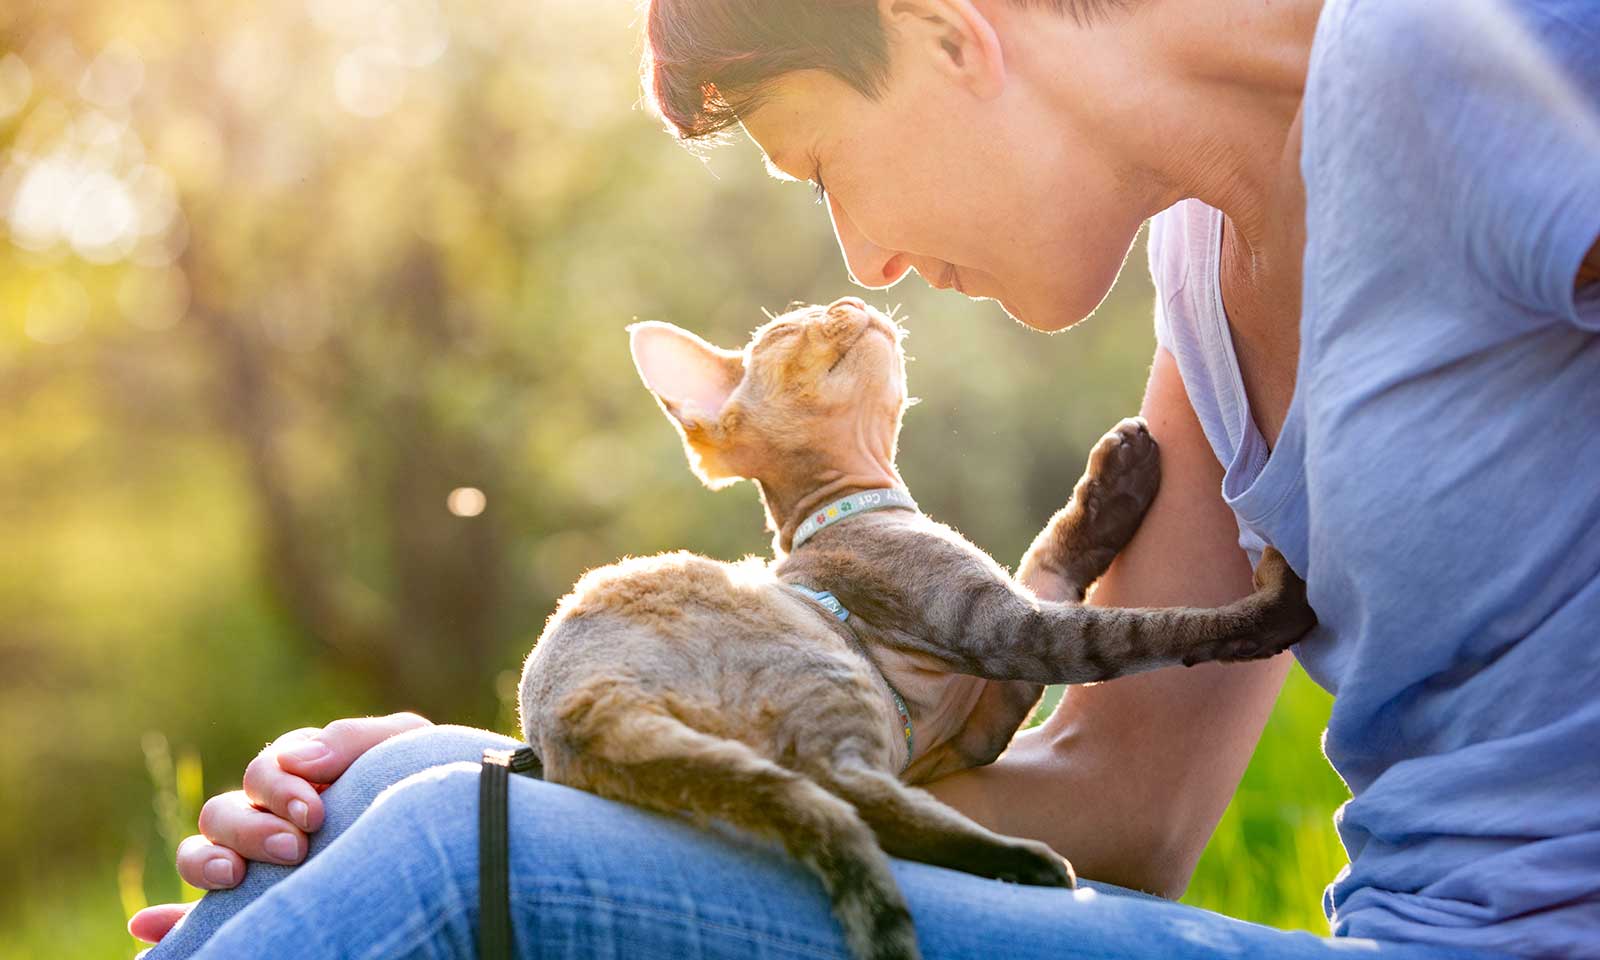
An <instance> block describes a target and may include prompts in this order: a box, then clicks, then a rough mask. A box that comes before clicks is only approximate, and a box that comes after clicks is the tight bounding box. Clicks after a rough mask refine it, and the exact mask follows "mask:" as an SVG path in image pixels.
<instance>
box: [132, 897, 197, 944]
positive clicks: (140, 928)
mask: <svg viewBox="0 0 1600 960" xmlns="http://www.w3.org/2000/svg"><path fill="white" fill-rule="evenodd" d="M193 907H194V904H192V903H162V904H158V905H156V906H154V907H145V908H144V909H143V910H140V911H139V912H138V913H136V914H134V915H133V918H132V919H130V920H129V921H128V932H129V933H131V934H133V935H134V936H135V937H136V938H138V939H140V940H143V941H144V942H145V943H160V942H161V938H162V937H165V936H166V935H167V934H168V933H170V932H171V931H172V928H173V927H175V926H177V924H178V921H179V920H182V919H183V918H184V917H185V916H187V915H188V913H189V911H190V910H191V909H192V908H193Z"/></svg>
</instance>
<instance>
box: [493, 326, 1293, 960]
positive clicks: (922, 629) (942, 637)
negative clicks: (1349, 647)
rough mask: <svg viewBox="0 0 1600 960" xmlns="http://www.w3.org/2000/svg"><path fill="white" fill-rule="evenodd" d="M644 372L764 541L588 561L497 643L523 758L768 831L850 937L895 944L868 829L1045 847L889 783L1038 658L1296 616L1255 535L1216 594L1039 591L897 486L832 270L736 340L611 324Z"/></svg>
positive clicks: (1111, 527)
mask: <svg viewBox="0 0 1600 960" xmlns="http://www.w3.org/2000/svg"><path fill="white" fill-rule="evenodd" d="M629 333H630V345H631V349H632V353H633V359H634V362H635V365H636V367H637V368H638V371H639V374H640V376H641V377H642V378H643V380H644V382H645V385H646V386H647V387H648V388H649V389H650V391H651V392H652V393H653V394H654V395H655V398H656V400H657V401H658V402H659V404H660V406H661V408H662V410H663V411H664V412H665V413H666V414H667V416H668V418H669V419H670V420H671V422H672V423H673V424H674V426H675V427H676V428H677V430H678V432H679V433H680V435H681V438H682V440H683V442H684V447H685V450H686V452H687V454H688V457H689V460H690V465H691V467H692V469H693V470H694V471H695V473H696V474H697V475H698V476H699V477H700V478H701V479H702V480H703V481H704V482H705V483H706V484H707V485H708V486H711V487H713V488H717V487H722V486H726V485H728V484H730V483H733V482H736V481H737V480H739V479H750V480H753V481H755V482H756V484H757V485H758V487H759V489H760V492H761V497H762V501H763V503H764V505H765V507H766V513H767V523H768V526H769V528H770V529H771V530H773V531H774V538H773V549H774V554H775V560H774V561H773V562H770V563H768V562H763V561H761V560H759V559H755V558H747V559H746V560H743V561H741V562H738V563H724V562H719V561H715V560H711V559H707V558H705V557H702V556H698V555H696V554H692V553H686V552H679V553H669V554H664V555H660V556H653V557H644V558H632V559H627V560H624V561H622V562H620V563H617V564H613V565H610V566H606V567H602V568H598V569H595V570H591V571H589V572H588V573H586V574H585V575H584V576H583V577H582V579H581V580H580V581H579V582H578V584H577V586H576V587H575V588H574V589H573V591H572V592H571V593H570V594H569V595H568V596H567V597H565V598H564V599H563V600H562V601H561V602H560V604H559V606H558V608H557V610H556V612H555V613H554V614H553V615H552V616H551V618H550V620H549V622H548V623H547V625H546V627H545V629H544V632H543V634H542V635H541V636H540V638H539V640H538V642H537V644H536V645H535V646H534V648H533V651H532V653H530V654H529V656H528V659H527V661H526V663H525V665H524V669H523V674H522V682H521V688H520V698H519V699H520V710H521V719H522V732H523V735H524V737H525V738H526V739H527V741H528V742H529V743H530V744H531V745H532V746H533V747H534V749H535V751H536V752H537V753H538V754H539V756H540V758H541V759H542V762H543V767H544V776H545V778H546V779H547V780H550V781H552V782H556V783H562V784H566V785H568V786H572V787H576V788H579V789H583V790H588V791H591V792H593V793H596V794H599V795H601V796H605V797H610V798H612V799H616V800H622V801H627V802H631V803H634V804H638V805H640V806H643V807H647V808H650V809H654V810H658V811H663V812H680V813H686V814H689V815H691V816H692V817H694V818H695V819H697V820H698V821H700V822H702V823H704V822H706V821H708V820H720V821H723V822H725V823H728V824H732V825H734V826H737V827H740V828H743V829H745V830H748V831H751V832H754V833H756V834H758V835H762V836H765V837H768V838H771V839H775V840H777V841H778V842H780V843H781V844H782V846H783V847H784V848H785V849H787V850H788V852H789V853H790V854H791V855H792V856H794V857H795V858H796V859H798V860H799V861H800V862H802V863H803V864H805V865H806V866H807V867H809V868H810V869H811V870H812V871H813V872H815V874H816V875H817V876H818V877H819V878H820V880H821V881H822V884H823V887H824V888H825V890H826V891H827V894H828V896H829V897H830V900H831V903H832V906H833V911H834V914H835V916H836V917H837V919H838V920H839V922H840V924H841V927H842V930H843V933H844V937H845V941H846V943H847V945H848V946H849V948H850V950H851V952H852V953H853V954H854V955H855V956H856V957H859V958H862V960H868V958H871V960H911V958H915V957H917V956H919V954H918V950H917V944H916V937H915V931H914V929H913V926H912V922H911V917H910V915H909V913H908V912H907V909H906V905H905V901H904V899H903V898H902V896H901V894H900V892H899V890H898V888H897V887H896V885H895V882H894V878H893V875H892V874H891V873H890V870H889V864H888V860H887V859H886V857H885V855H884V854H885V851H887V852H888V853H889V854H893V855H895V856H899V857H905V858H908V859H913V860H919V861H923V862H926V863H932V864H938V865H940V866H945V867H951V868H955V869H959V870H964V871H969V872H972V873H975V874H979V875H982V876H987V877H994V878H999V879H1004V880H1010V881H1014V882H1020V883H1028V884H1043V885H1056V886H1071V885H1073V883H1074V877H1073V873H1072V869H1071V866H1070V865H1069V864H1068V863H1067V862H1066V861H1065V860H1063V859H1062V858H1061V857H1060V856H1059V855H1058V854H1056V853H1055V851H1053V850H1051V849H1050V848H1049V847H1048V846H1046V845H1045V844H1043V843H1039V842H1036V841H1033V840H1026V839H1019V838H1014V837H1006V836H1001V835H999V834H996V833H993V832H991V831H989V830H988V829H986V828H984V827H982V826H980V825H978V824H977V823H974V822H973V821H971V820H969V819H968V818H967V817H965V816H964V815H962V814H960V813H958V812H957V811H955V810H954V809H952V808H950V807H948V806H946V805H945V804H943V803H941V802H940V801H938V800H937V799H935V798H934V797H933V795H932V794H929V793H927V792H926V791H924V790H921V789H918V788H916V787H914V786H909V785H908V784H911V783H917V782H925V781H927V780H930V779H933V778H935V777H938V776H941V775H943V774H945V773H948V772H951V771H953V770H959V769H963V768H966V767H971V766H977V765H981V764H986V763H989V762H992V761H993V760H994V759H995V758H996V757H997V756H999V754H1000V753H1001V751H1002V750H1004V748H1005V746H1006V744H1007V743H1008V742H1009V741H1010V739H1011V737H1012V735H1013V734H1014V733H1015V732H1016V730H1017V728H1018V727H1019V726H1020V725H1021V724H1022V723H1023V722H1024V720H1025V719H1026V718H1027V717H1028V715H1029V714H1030V713H1031V712H1032V711H1033V709H1034V708H1035V705H1036V704H1037V702H1038V700H1039V696H1040V693H1041V692H1042V690H1043V685H1044V684H1049V683H1082V682H1089V681H1096V680H1107V679H1110V678H1112V677H1118V676H1123V675H1126V674H1129V673H1135V672H1138V671H1142V670H1149V669H1153V668H1156V667H1162V666H1167V665H1172V664H1178V663H1184V664H1192V663H1198V662H1200V661H1204V660H1242V659H1253V658H1260V657H1268V656H1272V655H1274V654H1276V653H1278V652H1280V651H1281V650H1283V649H1285V648H1286V647H1287V646H1288V645H1290V644H1291V643H1292V642H1293V641H1295V640H1297V639H1298V638H1299V637H1300V636H1302V635H1303V634H1304V633H1305V632H1306V631H1307V630H1309V629H1310V628H1311V626H1312V625H1313V624H1314V623H1315V615H1314V614H1313V613H1312V612H1311V610H1310V608H1309V607H1308V606H1307V605H1306V601H1305V592H1304V584H1303V583H1301V582H1300V581H1299V579H1298V578H1296V577H1295V575H1294V574H1293V572H1292V571H1290V570H1289V568H1288V566H1287V564H1286V563H1285V562H1284V561H1283V558H1282V557H1281V556H1280V555H1278V554H1277V553H1276V552H1275V551H1272V550H1270V549H1269V550H1268V551H1267V553H1266V555H1265V556H1264V557H1263V559H1262V561H1261V564H1260V566H1259V568H1258V569H1257V572H1256V584H1257V592H1256V593H1255V594H1253V595H1252V596H1250V597H1248V598H1246V599H1244V600H1241V601H1239V602H1237V603H1234V604H1232V605H1230V606H1227V607H1223V608H1220V609H1216V610H1196V609H1164V610H1127V609H1113V608H1097V607H1085V606H1081V605H1078V604H1077V603H1074V602H1045V601H1042V600H1039V599H1037V598H1036V597H1035V596H1034V595H1033V594H1032V593H1031V592H1030V591H1029V590H1027V589H1025V588H1023V587H1020V586H1019V585H1018V584H1017V583H1016V582H1014V581H1013V580H1012V579H1011V578H1010V577H1009V576H1008V575H1007V574H1006V571H1005V570H1004V569H1003V568H1001V567H1000V566H999V565H998V564H996V563H995V562H994V561H993V560H992V559H990V558H989V556H988V555H987V554H985V553H984V552H983V551H981V550H979V549H978V548H977V547H975V546H973V545H972V544H971V543H969V542H968V541H966V540H965V539H963V538H962V537H961V536H960V535H959V534H957V533H956V532H955V531H954V530H952V529H950V528H949V527H946V526H943V525H941V524H939V523H936V522H934V521H933V520H931V519H929V518H928V517H927V516H925V515H923V514H922V513H920V512H919V511H917V510H916V508H915V504H914V503H913V502H912V500H911V499H910V495H909V493H907V492H906V489H905V484H904V482H903V481H902V480H901V478H900V476H899V474H898V473H897V472H896V470H895V466H894V454H895V447H896V444H897V441H898V437H899V431H900V422H901V416H902V414H903V412H904V410H905V408H906V405H907V394H906V386H905V361H904V354H903V351H902V348H901V339H902V337H903V335H904V331H903V328H901V327H900V326H899V325H898V324H897V323H895V322H894V321H892V320H890V319H889V318H887V317H885V316H884V315H883V314H881V313H879V312H878V311H876V310H873V309H870V308H868V307H867V306H866V305H865V304H864V303H862V302H861V301H860V300H857V299H855V298H845V299H842V300H839V301H836V302H835V303H834V304H832V305H831V306H828V307H807V308H802V309H797V310H794V311H791V312H789V313H786V314H784V315H782V316H779V317H776V318H774V319H772V320H771V321H770V322H768V323H766V324H765V325H763V326H761V327H760V328H758V329H757V330H756V331H755V333H754V335H753V337H752V340H751V342H750V344H749V345H748V346H747V347H746V348H745V349H744V350H743V351H731V350H724V349H719V348H717V347H714V346H712V345H711V344H709V343H707V342H705V341H704V340H702V339H700V338H699V337H697V336H695V335H694V334H692V333H689V332H687V331H684V330H681V329H679V328H677V327H673V326H671V325H669V324H664V323H657V322H650V323H642V324H635V325H634V326H632V327H630V328H629ZM1158 484H1159V457H1158V454H1157V450H1156V444H1155V441H1154V440H1153V439H1152V438H1151V436H1150V434H1149V432H1148V431H1147V430H1146V429H1145V426H1144V424H1143V423H1142V422H1141V421H1138V420H1126V421H1123V422H1122V423H1121V424H1119V425H1118V426H1117V427H1116V428H1115V429H1114V430H1113V431H1111V432H1110V433H1109V434H1107V435H1106V437H1104V438H1103V439H1102V440H1101V441H1100V442H1099V443H1098V444H1097V445H1096V446H1095V448H1094V450H1093V451H1092V453H1091V455H1090V458H1089V465H1088V470H1087V472H1086V473H1085V474H1084V476H1083V478H1082V479H1081V480H1079V481H1078V483H1077V485H1076V487H1075V488H1074V490H1073V493H1072V496H1071V498H1070V500H1069V501H1068V503H1067V505H1066V506H1065V507H1064V508H1062V510H1060V511H1059V512H1058V513H1057V514H1056V515H1055V516H1054V517H1053V518H1052V519H1051V521H1050V523H1049V525H1048V526H1047V527H1046V528H1045V529H1044V531H1043V532H1041V533H1040V535H1039V536H1038V538H1037V539H1036V540H1035V541H1034V543H1033V545H1032V546H1031V547H1030V548H1029V550H1028V553H1027V555H1026V556H1025V558H1024V560H1023V563H1022V565H1021V567H1020V568H1019V575H1021V576H1023V577H1024V578H1026V579H1027V580H1028V582H1031V583H1041V582H1050V583H1052V584H1054V585H1055V586H1056V589H1058V590H1059V591H1061V592H1062V593H1063V594H1065V595H1067V596H1070V597H1071V598H1072V600H1074V601H1081V600H1082V598H1083V596H1084V591H1085V590H1086V589H1087V588H1088V587H1089V586H1090V584H1092V583H1093V582H1094V580H1095V579H1097V578H1098V577H1099V576H1100V574H1101V573H1103V572H1104V571H1105V569H1106V567H1107V565H1108V564H1109V563H1110V562H1111V559H1112V557H1113V556H1115V554H1116V553H1117V551H1118V550H1119V549H1120V548H1121V547H1122V546H1123V545H1124V544H1125V543H1126V542H1127V541H1128V539H1129V538H1130V537H1131V536H1132V535H1133V532H1134V530H1135V529H1137V527H1138V524H1139V521H1140V519H1141V517H1142V516H1143V513H1144V510H1145V508H1146V507H1147V506H1148V504H1149V503H1150V501H1151V499H1153V497H1154V495H1155V491H1156V487H1157V485H1158Z"/></svg>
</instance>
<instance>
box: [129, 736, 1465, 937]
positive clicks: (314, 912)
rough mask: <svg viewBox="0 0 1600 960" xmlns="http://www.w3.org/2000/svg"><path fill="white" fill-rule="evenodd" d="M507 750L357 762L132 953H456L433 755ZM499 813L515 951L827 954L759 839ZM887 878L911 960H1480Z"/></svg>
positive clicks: (469, 796)
mask: <svg viewBox="0 0 1600 960" xmlns="http://www.w3.org/2000/svg"><path fill="white" fill-rule="evenodd" d="M508 743H509V741H507V740H506V739H505V738H503V737H499V736H496V735H494V734H491V733H487V732H482V731H471V730H465V729H462V728H450V727H436V728H432V729H428V730H421V731H414V732H412V733H409V734H406V735H405V736H403V737H399V738H396V739H395V740H393V741H391V742H389V743H387V744H385V745H382V746H380V747H378V748H376V749H374V750H373V751H372V752H371V753H369V754H368V755H367V756H366V757H364V758H362V760H361V761H360V762H359V763H358V764H357V765H356V766H354V767H352V768H351V770H350V772H349V773H348V774H347V775H346V776H345V777H344V778H343V779H341V780H340V781H339V783H338V784H336V785H335V786H334V787H333V788H331V789H329V790H328V792H327V793H326V794H324V795H323V796H324V798H325V800H326V801H327V802H328V805H329V810H328V818H327V819H328V826H327V827H326V828H325V829H324V831H323V832H322V833H320V834H319V835H318V836H317V837H316V838H315V839H314V841H313V844H312V847H311V857H310V858H309V859H308V860H307V862H306V863H305V864H303V865H302V866H300V867H298V868H296V869H294V870H287V869H284V868H278V867H269V866H264V865H261V864H252V865H251V868H250V873H249V876H248V877H247V878H246V881H245V884H244V885H243V886H241V887H240V888H238V889H235V890H232V891H228V892H225V893H213V894H209V895H207V897H206V898H205V899H204V900H203V901H202V902H201V904H200V906H199V907H198V908H196V910H195V912H194V914H193V915H192V916H191V918H190V919H189V920H188V921H186V922H185V923H184V924H183V926H181V927H180V928H178V930H176V931H174V932H173V933H172V934H171V935H169V937H168V939H167V941H166V942H165V943H163V944H162V945H161V946H160V947H158V948H157V949H156V950H155V951H154V952H153V953H152V954H151V960H172V958H178V957H187V956H191V955H193V956H196V957H199V958H201V960H214V958H223V957H226V958H251V957H289V956H292V957H339V958H379V957H382V958H398V957H418V958H421V957H472V956H474V954H475V950H476V927H477V884H478V873H477V871H478V862H477V861H478V858H477V839H478V838H477V802H478V799H477V796H478V795H477V790H478V768H477V764H476V763H475V762H467V763H461V762H454V763H452V762H450V761H456V760H460V759H463V758H464V759H467V760H475V758H477V757H478V756H479V754H480V753H481V750H482V748H483V747H485V746H505V745H507V744H508ZM419 771H420V772H419ZM395 781H398V782H397V783H395V786H394V787H393V788H392V789H388V790H385V789H384V785H385V784H386V783H389V782H395ZM374 798H376V799H375V800H374ZM369 804H370V807H369ZM363 810H364V811H365V812H363ZM510 811H511V813H510V816H511V836H512V839H511V890H512V917H513V925H514V928H515V931H516V937H517V943H518V946H519V948H520V949H521V953H522V956H525V957H575V958H585V960H587V958H615V957H627V958H640V960H648V958H651V957H661V958H671V960H700V958H707V960H722V958H728V960H733V958H739V960H749V958H821V957H827V958H844V957H846V956H847V954H846V953H845V948H844V944H843V942H842V940H841V939H840V936H839V929H838V926H837V924H836V923H835V921H834V919H833V917H832V915H831V914H830V913H829V912H828V901H827V899H826V897H825V896H824V895H823V892H822V889H821V886H820V885H819V884H818V883H817V881H816V880H815V879H814V878H813V876H812V875H811V874H810V873H808V872H807V871H806V870H805V869H804V868H802V867H800V866H799V865H797V864H795V863H794V862H793V861H792V860H790V859H789V858H788V857H787V856H785V855H784V854H783V853H782V852H781V851H779V850H777V849H775V848H774V847H772V846H771V845H768V844H766V843H763V842H760V841H756V840H752V839H750V838H748V837H746V836H745V835H742V834H737V833H734V832H733V831H731V830H727V829H723V828H717V827H713V828H712V829H710V830H707V829H702V828H698V827H695V826H693V825H691V824H689V823H687V822H685V821H683V820H681V819H679V818H675V817H669V816H662V815H659V814H653V813H649V812H646V811H643V810H639V809H636V808H633V807H630V806H627V805H625V804H619V803H613V802H611V801H609V800H604V799H601V798H599V797H595V796H592V795H590V794H587V793H583V792H580V791H577V790H572V789H570V788H567V787H562V786H557V785H554V784H549V783H545V782H543V781H537V780H530V779H527V778H524V777H513V778H512V780H511V796H510ZM893 865H894V872H895V876H896V878H897V879H898V880H899V882H900V885H901V888H902V889H903V890H904V891H905V894H906V897H907V899H908V901H909V902H910V905H911V910H912V914H913V916H914V917H915V919H916V924H917V933H918V938H919V940H920V942H921V945H922V949H923V952H924V954H925V956H927V957H928V958H929V960H935V958H941V957H944V958H956V957H964V958H965V957H974V958H975V957H985V958H988V957H1006V958H1017V960H1026V958H1030V957H1038V958H1046V957H1048V958H1051V960H1055V958H1057V957H1059V956H1061V955H1062V954H1063V952H1066V953H1068V954H1070V955H1071V956H1074V957H1077V958H1084V957H1108V958H1147V957H1148V958H1163V960H1186V958H1197V957H1213V958H1219V957H1273V958H1283V960H1330V958H1335V957H1343V956H1351V955H1359V956H1362V957H1374V958H1376V960H1444V958H1455V957H1471V956H1482V954H1470V953H1464V952H1459V951H1451V950H1446V949H1442V948H1434V947H1421V946H1408V945H1398V944H1383V945H1380V944H1377V943H1374V942H1372V941H1364V940H1354V939H1339V940H1333V939H1327V938H1319V937H1315V936H1312V935H1310V934H1307V933H1287V932H1283V931H1278V930H1273V929H1270V928H1267V927H1262V926H1258V925H1256V924H1250V923H1244V922H1241V921H1238V920H1233V919H1230V918H1228V917H1224V916H1221V915H1219V914H1215V913H1209V912H1207V911H1204V910H1197V909H1195V908H1192V907H1186V906H1181V905H1178V904H1174V903H1171V902H1169V901H1166V900H1161V899H1158V898H1155V897H1150V896H1147V895H1144V894H1138V893H1133V892H1131V891H1126V890H1120V889H1118V888H1115V887H1109V886H1103V885H1095V884H1085V885H1084V887H1083V888H1080V889H1079V890H1076V891H1071V890H1058V889H1046V888H1035V887H1023V886H1016V885H1013V884H1007V883H1001V882H998V881H993V880H985V879H982V878H979V877H973V876H969V875H967V874H963V873H958V872H955V871H952V870H946V869H942V868H939V867H930V866H927V865H924V864H918V863H910V862H906V861H901V860H895V861H893ZM280 880H282V881H285V882H282V883H280V882H279V881H280Z"/></svg>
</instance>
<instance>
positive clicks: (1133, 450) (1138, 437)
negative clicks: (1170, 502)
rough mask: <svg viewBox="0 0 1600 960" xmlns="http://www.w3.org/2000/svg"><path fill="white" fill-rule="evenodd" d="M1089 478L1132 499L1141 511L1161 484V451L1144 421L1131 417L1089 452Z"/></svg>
mask: <svg viewBox="0 0 1600 960" xmlns="http://www.w3.org/2000/svg"><path fill="white" fill-rule="evenodd" d="M1086 475H1087V477H1088V478H1089V479H1090V480H1093V481H1095V482H1097V483H1099V484H1102V485H1106V486H1109V487H1111V488H1113V489H1114V490H1115V491H1116V492H1117V493H1121V494H1129V495H1132V496H1133V497H1134V498H1135V499H1137V500H1138V501H1139V502H1140V509H1141V511H1142V510H1143V507H1144V506H1146V505H1148V504H1149V502H1150V501H1151V500H1152V499H1154V497H1155V495H1156V487H1158V486H1160V483H1161V457H1160V450H1159V448H1158V447H1157V446H1156V440H1155V438H1154V437H1152V436H1150V428H1149V427H1148V426H1147V425H1146V424H1145V422H1144V418H1143V417H1128V418H1127V419H1125V420H1123V421H1122V422H1121V423H1118V424H1117V425H1116V426H1115V427H1112V428H1111V429H1110V430H1109V431H1108V432H1107V433H1106V435H1105V436H1103V437H1101V438H1100V439H1099V440H1098V441H1097V442H1096V443H1095V445H1094V449H1092V450H1090V451H1089V469H1088V471H1087V474H1086Z"/></svg>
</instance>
